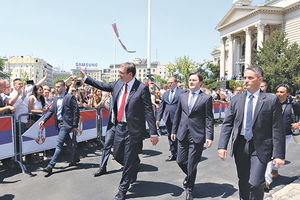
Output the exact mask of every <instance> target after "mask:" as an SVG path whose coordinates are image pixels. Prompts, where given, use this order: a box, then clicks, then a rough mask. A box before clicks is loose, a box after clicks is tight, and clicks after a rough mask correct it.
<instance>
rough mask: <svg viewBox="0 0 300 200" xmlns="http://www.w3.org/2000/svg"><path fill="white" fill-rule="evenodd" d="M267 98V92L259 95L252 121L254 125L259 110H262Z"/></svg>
mask: <svg viewBox="0 0 300 200" xmlns="http://www.w3.org/2000/svg"><path fill="white" fill-rule="evenodd" d="M265 98H266V96H265V93H263V92H260V93H259V95H258V99H257V103H256V107H255V109H254V117H253V123H252V126H253V124H254V123H255V121H256V119H257V116H258V113H259V111H260V109H261V107H262V105H263V104H264V99H265Z"/></svg>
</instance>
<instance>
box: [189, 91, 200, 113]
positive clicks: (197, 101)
mask: <svg viewBox="0 0 300 200" xmlns="http://www.w3.org/2000/svg"><path fill="white" fill-rule="evenodd" d="M202 95H203V92H200V94H199V95H198V96H197V99H196V101H195V103H194V105H193V108H192V110H191V112H190V113H192V112H193V111H194V110H196V108H197V107H198V105H200V101H201V96H202Z"/></svg>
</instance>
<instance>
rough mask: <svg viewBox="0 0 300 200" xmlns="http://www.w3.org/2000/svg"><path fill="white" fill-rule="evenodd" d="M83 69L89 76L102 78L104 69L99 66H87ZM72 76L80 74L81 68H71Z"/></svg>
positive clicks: (96, 78) (97, 78)
mask: <svg viewBox="0 0 300 200" xmlns="http://www.w3.org/2000/svg"><path fill="white" fill-rule="evenodd" d="M83 71H84V72H85V73H86V75H87V76H89V77H91V78H92V79H94V80H97V81H100V80H102V70H101V69H97V68H85V69H83ZM71 74H72V76H80V72H79V68H78V67H77V68H76V69H71Z"/></svg>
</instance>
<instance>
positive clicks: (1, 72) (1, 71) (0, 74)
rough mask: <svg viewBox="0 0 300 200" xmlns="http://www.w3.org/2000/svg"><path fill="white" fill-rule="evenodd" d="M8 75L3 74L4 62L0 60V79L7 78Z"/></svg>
mask: <svg viewBox="0 0 300 200" xmlns="http://www.w3.org/2000/svg"><path fill="white" fill-rule="evenodd" d="M9 76H10V74H9V73H5V72H4V62H3V60H2V59H1V58H0V78H1V79H5V78H9Z"/></svg>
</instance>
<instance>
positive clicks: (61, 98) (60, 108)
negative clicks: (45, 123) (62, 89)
mask: <svg viewBox="0 0 300 200" xmlns="http://www.w3.org/2000/svg"><path fill="white" fill-rule="evenodd" d="M65 94H66V93H64V94H63V95H61V96H58V97H57V98H58V99H57V120H62V114H61V112H62V104H63V100H64V96H65Z"/></svg>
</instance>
